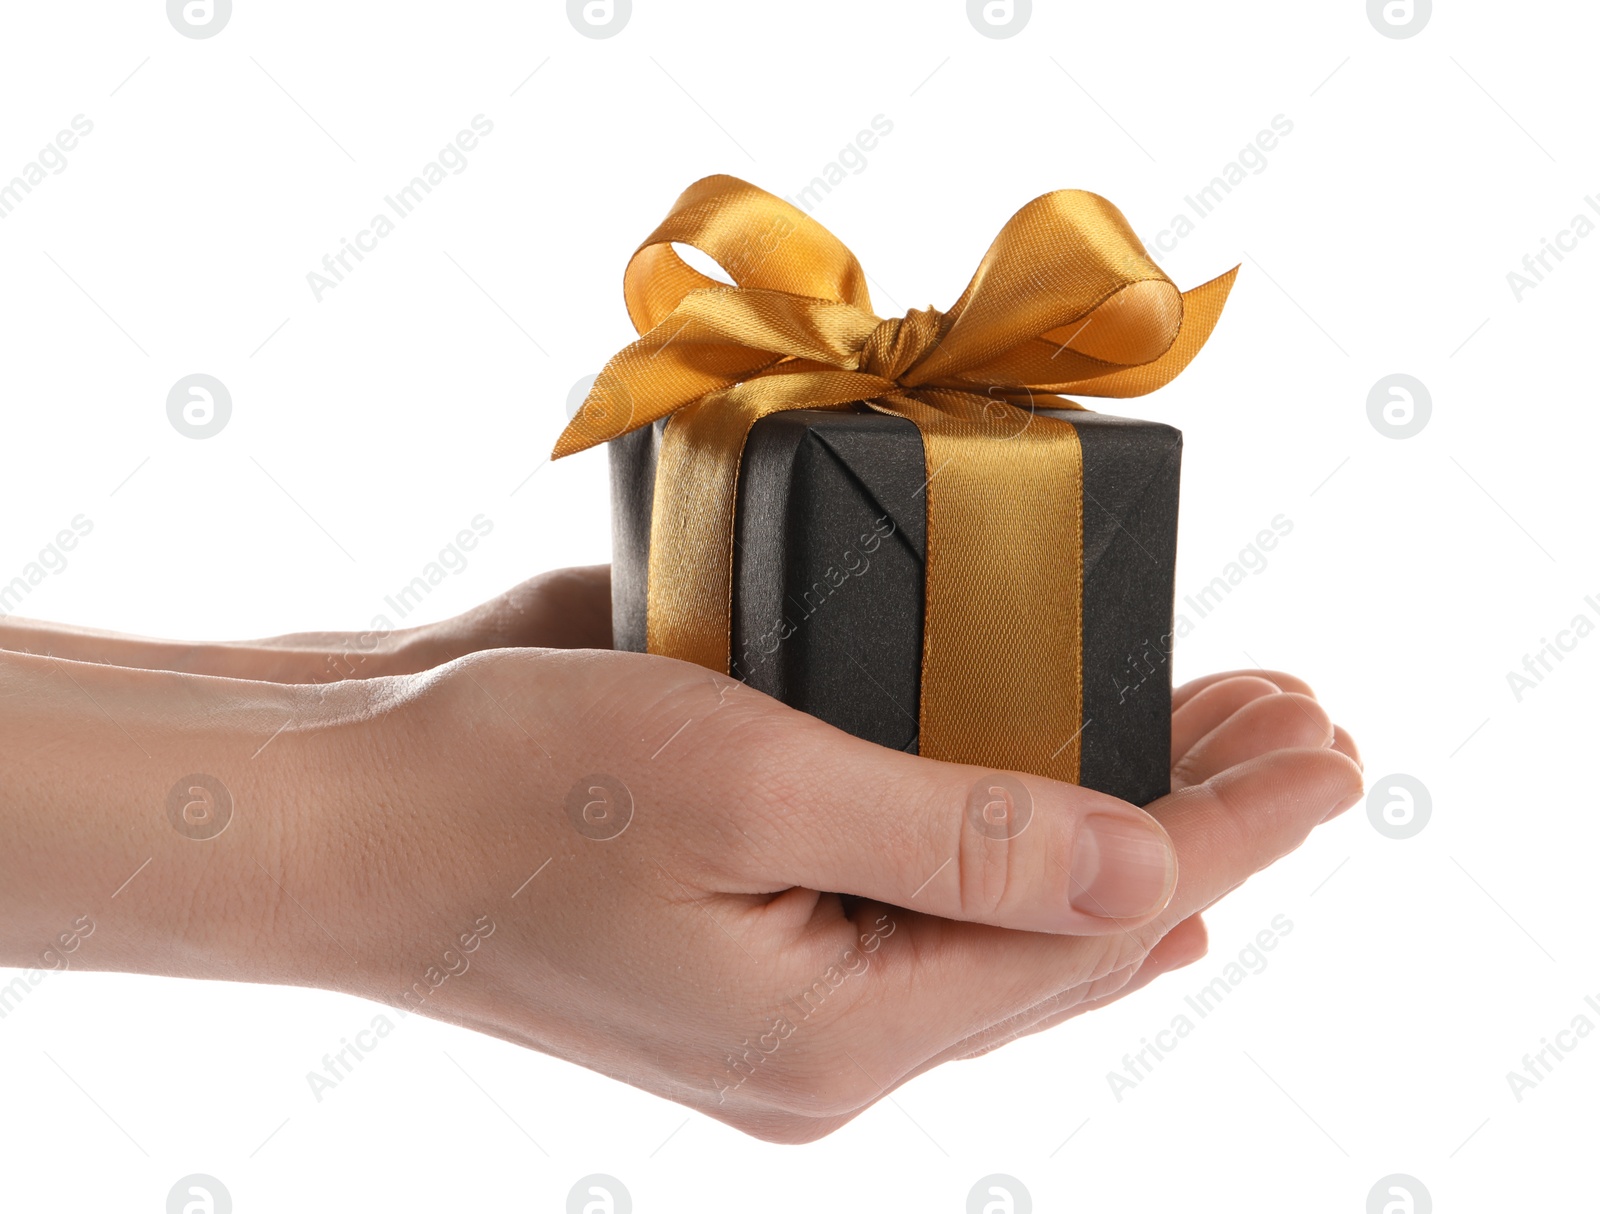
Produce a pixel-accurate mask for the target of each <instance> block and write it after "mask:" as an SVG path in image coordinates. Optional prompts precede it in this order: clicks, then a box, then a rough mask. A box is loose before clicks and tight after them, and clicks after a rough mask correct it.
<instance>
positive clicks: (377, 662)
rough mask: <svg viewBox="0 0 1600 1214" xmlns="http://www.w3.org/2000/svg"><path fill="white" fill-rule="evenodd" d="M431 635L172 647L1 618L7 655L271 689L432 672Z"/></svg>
mask: <svg viewBox="0 0 1600 1214" xmlns="http://www.w3.org/2000/svg"><path fill="white" fill-rule="evenodd" d="M427 640H428V638H427V636H426V631H425V629H420V628H408V629H401V630H398V631H387V630H383V629H376V630H373V631H371V632H366V633H357V632H348V633H346V632H321V633H301V634H298V635H295V636H284V637H275V638H271V639H269V640H261V641H210V642H191V641H166V640H158V639H155V638H150V637H136V636H125V635H123V634H120V633H115V632H105V631H101V630H98V629H93V628H78V627H74V626H72V625H70V624H49V623H45V622H43V621H40V620H18V619H15V618H10V617H8V618H4V619H0V650H6V651H9V652H12V653H31V654H40V655H47V656H51V657H56V658H63V659H66V660H68V661H73V662H93V663H97V664H100V665H104V666H124V667H128V668H129V669H134V670H168V671H174V672H177V673H182V674H205V675H216V676H218V677H222V678H233V679H254V680H259V681H263V682H269V683H332V682H337V681H338V680H341V679H365V678H373V677H375V676H378V675H385V674H405V673H410V672H411V671H412V670H418V669H426V666H423V665H419V664H418V663H421V662H423V661H424V660H425V657H424V654H423V650H424V649H427V650H430V651H431V649H432V648H433V647H432V646H430V645H428V644H427Z"/></svg>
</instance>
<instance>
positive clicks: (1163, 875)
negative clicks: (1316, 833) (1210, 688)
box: [723, 710, 1178, 935]
mask: <svg viewBox="0 0 1600 1214" xmlns="http://www.w3.org/2000/svg"><path fill="white" fill-rule="evenodd" d="M771 724H772V725H774V726H777V727H779V728H778V729H776V730H775V733H776V734H777V736H776V737H775V738H774V739H772V741H773V744H772V745H771V746H769V747H764V748H763V762H762V764H761V768H762V774H761V775H760V776H759V777H758V779H759V780H760V782H761V783H762V784H763V785H764V787H762V788H761V789H760V790H759V791H760V793H761V796H760V803H761V804H763V805H768V806H772V807H773V808H774V809H775V810H777V811H778V812H774V813H770V814H762V815H760V817H761V823H760V827H759V829H758V828H757V827H756V826H755V825H753V824H748V823H747V824H745V831H746V838H747V839H749V840H750V841H751V842H753V843H757V863H758V864H761V865H763V866H764V871H763V872H761V873H760V874H759V875H760V876H762V877H765V878H769V879H771V880H773V881H776V882H780V883H784V884H788V885H800V886H804V887H806V888H809V889H816V890H824V891H828V892H831V893H840V894H855V895H858V896H860V897H864V898H870V899H873V900H875V901H879V902H886V903H889V904H891V905H894V906H901V907H905V908H906V909H908V910H917V911H923V912H926V913H928V914H933V915H939V916H942V917H945V918H949V919H963V920H968V921H970V922H974V923H987V924H993V925H995V926H998V927H1009V928H1017V929H1021V930H1024V931H1037V932H1057V933H1067V934H1071V935H1093V934H1099V933H1106V932H1114V931H1120V930H1122V929H1125V928H1128V927H1131V926H1134V925H1137V924H1139V923H1142V922H1144V921H1146V920H1148V919H1150V918H1152V917H1154V916H1155V915H1156V914H1158V913H1159V912H1160V911H1161V910H1162V909H1163V908H1164V907H1165V906H1166V904H1167V902H1168V901H1169V900H1170V899H1171V897H1172V892H1173V889H1174V888H1175V886H1176V884H1177V875H1178V861H1177V853H1176V851H1175V850H1174V848H1173V845H1172V840H1171V839H1170V838H1168V837H1167V833H1166V831H1165V830H1164V829H1162V827H1161V825H1160V824H1159V823H1158V822H1157V821H1156V820H1155V819H1154V818H1153V817H1151V816H1150V815H1149V814H1147V813H1145V812H1144V811H1143V810H1141V809H1139V808H1137V807H1136V806H1133V805H1130V804H1128V803H1127V802H1125V801H1119V800H1117V799H1116V798H1115V797H1110V796H1106V795H1105V794H1103V793H1097V792H1093V791H1090V790H1089V789H1085V788H1079V787H1077V786H1075V785H1071V784H1063V783H1061V782H1059V781H1056V780H1050V779H1046V778H1045V777H1043V776H1035V775H1027V774H1020V773H1017V772H1007V771H989V770H985V769H984V768H981V767H970V766H966V765H964V764H960V763H945V762H941V761H939V760H936V759H927V758H919V757H917V756H914V755H907V754H903V753H901V752H899V751H893V750H888V749H885V748H884V747H881V746H875V745H873V744H872V743H869V742H864V741H861V740H860V739H858V738H854V737H852V736H850V735H848V734H845V733H843V732H841V731H839V730H836V729H834V728H832V727H831V726H828V725H825V724H823V723H822V722H820V721H817V720H815V719H814V718H811V717H806V716H804V715H802V714H799V713H791V712H789V711H787V710H784V711H783V712H782V713H781V719H779V720H774V721H772V722H771ZM746 771H747V773H748V769H746ZM730 791H735V792H737V791H738V790H730ZM750 791H751V790H749V789H745V790H744V795H743V796H734V797H729V798H725V799H724V800H723V803H724V804H739V803H741V802H743V803H744V804H749V803H750V797H749V793H750ZM763 832H764V834H765V837H764V838H762V837H760V836H761V834H762V833H763ZM751 875H756V874H751Z"/></svg>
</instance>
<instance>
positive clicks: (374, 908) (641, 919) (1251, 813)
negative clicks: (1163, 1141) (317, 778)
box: [224, 651, 1361, 1142]
mask: <svg viewBox="0 0 1600 1214" xmlns="http://www.w3.org/2000/svg"><path fill="white" fill-rule="evenodd" d="M375 690H376V688H375ZM1173 705H1174V709H1173V792H1172V794H1171V795H1170V796H1167V797H1164V798H1162V799H1161V800H1159V801H1157V802H1156V803H1155V804H1153V805H1151V806H1150V807H1149V811H1148V813H1146V812H1143V811H1140V810H1138V809H1136V808H1134V807H1132V806H1129V805H1126V804H1124V803H1122V802H1119V801H1116V800H1114V799H1112V798H1110V797H1106V796H1103V795H1101V794H1097V793H1093V792H1089V791H1086V790H1083V789H1079V788H1076V787H1072V786H1069V785H1063V784H1059V783H1055V782H1052V781H1050V780H1046V779H1042V778H1038V777H1033V776H1028V777H1025V778H1024V782H1025V785H1026V787H1027V789H1028V790H1029V792H1030V793H1031V797H1032V808H1033V814H1032V819H1031V821H1030V822H1029V823H1028V824H1027V825H1026V828H1025V829H1022V830H1021V831H1020V832H1019V833H1016V834H1015V835H1014V836H1012V837H1010V838H1008V839H1007V838H992V837H989V836H988V835H986V834H985V833H984V832H982V831H980V830H979V829H977V828H976V827H975V826H974V824H973V820H972V818H971V816H970V807H971V805H972V797H973V795H974V793H975V792H976V794H977V796H978V797H979V800H980V803H981V801H982V800H984V799H986V798H987V797H988V795H989V794H988V793H987V789H988V788H989V787H990V783H989V782H988V781H986V780H984V779H982V777H984V776H986V775H987V774H988V773H985V772H983V771H982V770H981V769H978V768H970V767H965V766H961V765H957V764H950V763H943V762H938V761H935V760H931V759H923V758H917V757H913V756H908V755H904V754H900V753H897V752H893V751H889V750H885V749H882V748H880V747H877V746H873V745H871V744H868V743H866V742H862V741H860V740H858V739H855V738H852V737H849V736H847V735H845V734H843V733H840V732H839V731H837V730H834V729H832V728H831V727H829V726H827V725H825V724H823V723H821V722H819V721H817V720H815V719H813V718H810V717H807V716H804V715H802V714H799V713H797V712H794V711H792V710H790V709H788V708H785V707H784V706H782V705H781V704H778V703H777V702H775V701H773V700H771V699H768V698H767V697H765V696H763V695H760V694H759V693H756V692H754V691H751V690H749V689H748V688H746V687H744V686H742V685H740V684H737V683H735V682H733V681H732V680H729V679H727V678H724V677H721V676H716V675H713V674H710V673H709V672H706V671H704V670H701V669H699V668H697V667H693V666H688V665H685V664H683V663H679V662H675V661H671V660H668V659H664V658H659V657H651V656H646V655H638V654H613V653H599V652H593V651H586V652H574V653H557V652H550V651H522V652H510V651H498V652H488V653H481V654H478V655H475V656H473V657H469V658H466V659H463V660H461V661H458V662H455V663H453V664H451V665H450V666H447V667H444V668H442V669H440V670H436V671H433V672H431V673H430V674H428V675H426V676H420V677H418V678H416V679H413V680H409V681H395V682H394V684H393V686H392V687H391V688H390V689H389V691H388V692H387V693H386V698H384V702H383V710H382V711H381V713H374V714H373V715H372V716H371V717H370V719H368V720H366V721H364V722H361V723H359V724H358V725H356V726H353V727H350V728H351V730H353V732H348V733H347V736H346V739H345V742H344V743H342V745H345V746H346V747H347V748H348V754H347V758H346V764H347V766H346V767H345V768H344V774H343V775H342V776H340V777H339V779H338V780H337V781H336V782H335V784H334V785H333V786H332V787H329V788H326V789H319V790H317V799H318V802H319V803H318V804H316V805H315V807H314V810H315V812H312V813H310V814H309V815H308V819H307V821H306V822H305V823H304V824H302V826H301V829H302V830H304V831H306V832H307V837H306V838H305V839H303V840H302V842H301V844H300V845H297V846H295V847H293V848H292V849H290V851H289V852H288V853H287V854H286V855H285V857H284V869H283V872H282V874H281V877H280V880H281V881H282V884H283V885H284V887H286V888H289V889H292V890H294V891H295V894H296V900H297V903H300V904H303V909H304V910H305V911H306V913H307V914H308V915H309V916H312V917H314V918H315V919H316V920H317V921H318V922H320V923H321V924H324V925H326V926H327V928H328V931H329V933H331V934H333V935H336V936H338V937H339V938H340V939H341V940H345V941H349V942H351V946H350V948H349V949H346V948H345V947H344V946H343V945H341V946H340V947H339V949H338V950H335V949H334V947H333V946H332V945H329V944H328V943H327V942H326V941H324V940H322V939H321V938H320V937H319V936H318V935H317V934H316V933H315V932H312V931H310V930H309V929H306V930H305V931H303V932H302V933H300V935H299V936H298V938H297V942H296V943H295V944H294V945H293V946H292V947H289V948H288V949H287V950H277V951H276V952H274V950H273V948H272V947H271V946H270V945H268V946H265V947H258V949H257V953H256V955H257V956H260V957H269V956H272V957H276V960H275V961H271V962H267V963H266V968H267V969H268V971H269V972H267V973H266V974H264V975H262V976H264V977H265V978H266V979H267V980H279V981H298V982H307V983H313V984H316V985H320V986H329V987H333V988H336V989H341V990H345V991H349V992H351V993H355V994H359V995H364V996H367V997H370V998H374V999H379V1000H382V1001H384V1002H387V1003H391V1004H395V1005H397V1006H400V1007H409V1008H411V1009H412V1010H415V1011H419V1012H421V1013H422V1014H425V1015H428V1016H433V1017H437V1018H439V1019H442V1020H446V1021H450V1022H452V1023H456V1024H460V1025H464V1026H467V1027H470V1028H474V1029H478V1030H481V1031H483V1032H487V1033H492V1034H495V1035H497V1036H500V1037H503V1038H505V1039H508V1040H511V1041H514V1042H518V1043H521V1044H523V1045H527V1046H530V1047H532V1048H535V1049H539V1050H542V1051H545V1052H547V1053H551V1054H554V1055H556V1056H559V1057H562V1058H566V1059H569V1060H572V1061H575V1062H578V1063H581V1064H582V1065H584V1066H587V1067H590V1068H592V1069H594V1070H597V1071H601V1072H603V1073H605V1074H608V1075H611V1076H613V1077H615V1078H617V1079H620V1080H622V1081H624V1082H627V1083H630V1084H633V1085H635V1086H638V1087H641V1088H644V1089H646V1090H649V1091H652V1092H655V1093H657V1094H660V1095H662V1096H666V1097H668V1098H670V1099H673V1100H677V1101H680V1102H682V1103H683V1104H686V1105H689V1106H691V1107H693V1108H697V1109H699V1110H701V1111H703V1112H705V1113H706V1114H708V1115H710V1116H713V1117H716V1118H718V1119H720V1120H722V1121H725V1122H727V1123H729V1124H730V1125H733V1126H736V1127H738V1128H739V1129H741V1130H744V1131H745V1132H747V1133H750V1134H753V1135H756V1136H758V1137H761V1138H765V1139H769V1140H774V1141H784V1142H803V1141H809V1140H812V1139H815V1138H819V1137H821V1136H823V1135H825V1134H827V1133H829V1132H831V1131H832V1130H834V1129H836V1128H837V1127H839V1126H841V1125H843V1124H844V1123H845V1122H847V1121H849V1120H850V1119H851V1118H853V1117H855V1116H856V1115H858V1114H859V1113H860V1112H862V1111H863V1110H864V1109H866V1108H867V1107H869V1106H870V1105H872V1104H873V1103H874V1102H875V1101H877V1100H879V1099H881V1098H882V1097H883V1096H884V1095H886V1094H888V1093H889V1092H891V1091H892V1090H893V1089H894V1088H896V1087H898V1086H899V1085H900V1084H902V1083H905V1082H906V1081H907V1080H909V1079H910V1078H912V1077H913V1076H915V1075H917V1074H919V1073H921V1072H922V1071H925V1070H927V1069H929V1068H930V1067H933V1066H936V1065H938V1064H939V1063H941V1062H944V1061H947V1060H951V1059H956V1058H962V1057H970V1056H973V1055H975V1054H979V1053H982V1052H984V1051H986V1050H988V1049H991V1048H993V1047H995V1046H996V1045H998V1044H1001V1043H1004V1042H1005V1041H1008V1040H1010V1039H1012V1038H1014V1037H1016V1036H1018V1035H1020V1034H1022V1033H1027V1032H1035V1031H1038V1030H1040V1029H1043V1028H1048V1027H1050V1026H1051V1025H1053V1024H1055V1023H1057V1022H1059V1021H1061V1020H1063V1019H1065V1018H1067V1017H1070V1016H1073V1015H1076V1014H1078V1013H1080V1012H1083V1011H1085V1010H1089V1009H1091V1008H1095V1007H1101V1006H1104V1005H1105V1004H1107V1003H1109V1002H1111V1001H1113V1000H1114V999H1116V998H1120V997H1121V996H1122V995H1125V994H1127V993H1129V992H1130V991H1133V990H1136V989H1138V988H1139V987H1140V986H1143V985H1144V984H1146V983H1148V982H1149V981H1151V980H1152V979H1153V978H1154V977H1156V976H1157V975H1159V974H1161V973H1163V972H1165V971H1167V970H1169V969H1173V968H1175V967H1177V966H1180V965H1184V964H1188V963H1189V962H1191V961H1193V960H1196V959H1197V958H1198V957H1199V956H1201V955H1202V954H1203V952H1204V949H1205V932H1204V928H1203V926H1202V925H1201V921H1200V919H1199V915H1200V912H1201V911H1202V910H1204V909H1205V908H1206V907H1208V906H1210V905H1211V904H1212V903H1213V902H1215V901H1216V899H1218V898H1219V897H1221V896H1222V895H1223V894H1225V893H1227V892H1229V891H1230V890H1232V889H1234V888H1235V887H1237V886H1238V885H1239V884H1240V883H1242V882H1243V881H1244V880H1245V879H1246V878H1248V877H1249V876H1250V875H1251V874H1252V873H1254V872H1256V871H1258V870H1260V869H1261V868H1263V867H1265V866H1266V865H1268V864H1270V863H1272V862H1273V861H1274V860H1276V859H1278V858H1280V857H1281V856H1283V855H1285V854H1286V853H1288V852H1290V851H1292V850H1293V849H1294V848H1296V847H1298V846H1299V845H1300V843H1302V842H1303V841H1304V839H1305V838H1306V836H1307V835H1308V834H1309V832H1310V831H1311V829H1312V828H1313V827H1315V826H1316V825H1317V824H1318V823H1319V822H1322V821H1324V820H1326V819H1327V818H1329V817H1332V816H1333V815H1335V814H1337V813H1339V812H1341V811H1342V810H1344V809H1346V808H1348V807H1349V806H1350V805H1352V804H1354V803H1355V802H1356V801H1357V800H1358V799H1359V798H1360V795H1361V777H1360V771H1359V766H1358V759H1357V756H1356V751H1355V748H1354V745H1353V743H1352V742H1351V741H1350V739H1349V737H1348V735H1346V734H1345V733H1344V732H1343V731H1342V730H1339V729H1337V728H1335V727H1334V726H1333V725H1332V724H1331V722H1330V721H1329V718H1328V716H1327V714H1326V713H1325V712H1324V710H1323V709H1322V707H1321V706H1320V705H1319V704H1318V703H1317V701H1316V700H1315V699H1314V698H1312V696H1311V694H1310V690H1309V688H1307V687H1306V686H1305V685H1304V684H1303V683H1301V682H1300V681H1299V680H1298V679H1294V678H1292V677H1291V676H1288V675H1283V674H1277V673H1271V672H1237V673H1234V674H1231V675H1219V676H1215V677H1213V678H1211V679H1206V680H1201V681H1199V682H1198V683H1192V684H1189V685H1188V686H1187V687H1184V688H1182V689H1181V690H1180V691H1179V692H1178V693H1177V694H1176V695H1175V696H1174V699H1173ZM298 744H299V743H298V741H297V740H295V739H292V738H285V739H284V741H283V742H281V743H278V744H277V745H278V746H279V747H281V748H282V749H281V750H280V751H279V753H278V756H277V762H278V763H280V764H291V765H292V764H293V763H294V762H295V756H294V751H295V747H296V745H298ZM269 753H271V752H269ZM330 766H331V764H330V763H329V761H328V760H327V759H326V758H325V757H324V759H323V760H322V762H321V767H322V768H323V769H324V770H326V769H329V768H330ZM335 769H337V768H335ZM630 806H631V810H630V808H629V807H630ZM630 813H631V817H630ZM606 836H611V837H606ZM224 838H225V837H224ZM828 891H831V892H828ZM284 913H285V915H286V916H288V918H290V919H291V920H292V919H294V918H295V916H294V915H292V914H290V912H288V911H287V910H285V912H284ZM302 926H303V925H302ZM486 927H487V930H485V928H486ZM341 954H342V955H341Z"/></svg>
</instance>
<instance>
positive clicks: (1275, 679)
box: [1172, 670, 1316, 712]
mask: <svg viewBox="0 0 1600 1214" xmlns="http://www.w3.org/2000/svg"><path fill="white" fill-rule="evenodd" d="M1244 676H1249V677H1252V678H1257V679H1266V680H1267V681H1268V682H1269V683H1276V684H1277V685H1278V687H1279V689H1280V690H1282V691H1297V692H1299V693H1300V694H1301V695H1303V696H1311V697H1312V698H1313V699H1315V698H1316V693H1315V692H1314V691H1312V690H1311V686H1310V684H1308V683H1307V682H1306V681H1305V680H1304V679H1301V678H1297V677H1296V676H1294V675H1292V674H1286V673H1284V672H1283V671H1281V670H1224V671H1221V672H1219V673H1217V674H1208V675H1206V676H1205V677H1204V678H1199V679H1191V680H1190V681H1189V682H1187V683H1185V684H1184V685H1183V686H1182V687H1180V688H1178V689H1177V690H1176V691H1174V692H1173V693H1172V708H1173V711H1174V712H1176V711H1177V710H1178V709H1179V708H1181V707H1183V706H1184V705H1185V704H1187V703H1188V702H1189V701H1190V700H1191V699H1192V698H1193V697H1194V696H1196V695H1198V694H1199V693H1200V692H1202V691H1204V690H1205V689H1206V688H1207V687H1209V686H1211V684H1213V683H1219V682H1221V681H1222V680H1223V679H1237V678H1240V677H1244Z"/></svg>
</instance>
